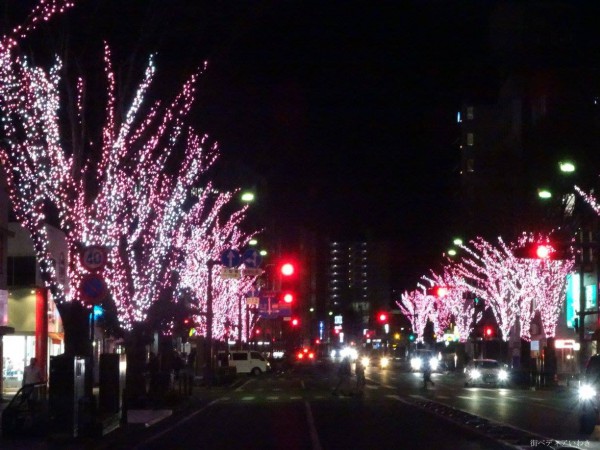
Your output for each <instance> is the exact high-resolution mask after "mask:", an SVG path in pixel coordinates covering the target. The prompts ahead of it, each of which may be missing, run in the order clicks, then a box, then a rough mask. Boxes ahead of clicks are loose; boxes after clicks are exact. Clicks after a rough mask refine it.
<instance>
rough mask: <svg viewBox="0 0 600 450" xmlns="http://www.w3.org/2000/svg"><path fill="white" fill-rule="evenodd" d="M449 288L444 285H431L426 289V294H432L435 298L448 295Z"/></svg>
mask: <svg viewBox="0 0 600 450" xmlns="http://www.w3.org/2000/svg"><path fill="white" fill-rule="evenodd" d="M449 291H450V290H449V289H448V288H447V287H446V286H433V287H431V288H429V289H427V295H433V296H434V297H437V298H442V297H445V296H446V295H448V292H449Z"/></svg>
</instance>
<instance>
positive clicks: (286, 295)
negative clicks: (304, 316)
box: [283, 292, 294, 304]
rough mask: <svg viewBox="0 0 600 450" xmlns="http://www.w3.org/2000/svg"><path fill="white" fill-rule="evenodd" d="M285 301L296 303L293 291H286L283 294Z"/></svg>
mask: <svg viewBox="0 0 600 450" xmlns="http://www.w3.org/2000/svg"><path fill="white" fill-rule="evenodd" d="M283 301H284V302H285V303H287V304H290V303H294V294H292V293H291V292H285V293H284V294H283Z"/></svg>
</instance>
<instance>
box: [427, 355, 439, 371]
mask: <svg viewBox="0 0 600 450" xmlns="http://www.w3.org/2000/svg"><path fill="white" fill-rule="evenodd" d="M438 364H439V361H438V360H437V358H431V359H430V360H429V367H431V370H437V368H438Z"/></svg>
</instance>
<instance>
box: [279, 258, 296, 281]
mask: <svg viewBox="0 0 600 450" xmlns="http://www.w3.org/2000/svg"><path fill="white" fill-rule="evenodd" d="M279 273H281V275H282V276H283V277H286V278H288V277H291V276H293V275H294V273H296V266H295V265H294V263H293V262H291V261H285V262H283V263H281V265H280V266H279Z"/></svg>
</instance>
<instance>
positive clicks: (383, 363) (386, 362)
mask: <svg viewBox="0 0 600 450" xmlns="http://www.w3.org/2000/svg"><path fill="white" fill-rule="evenodd" d="M379 363H380V364H381V367H387V366H388V365H389V364H390V360H389V358H387V357H385V356H383V357H382V358H381V360H380V361H379Z"/></svg>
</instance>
